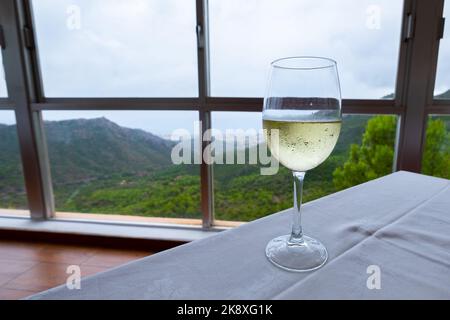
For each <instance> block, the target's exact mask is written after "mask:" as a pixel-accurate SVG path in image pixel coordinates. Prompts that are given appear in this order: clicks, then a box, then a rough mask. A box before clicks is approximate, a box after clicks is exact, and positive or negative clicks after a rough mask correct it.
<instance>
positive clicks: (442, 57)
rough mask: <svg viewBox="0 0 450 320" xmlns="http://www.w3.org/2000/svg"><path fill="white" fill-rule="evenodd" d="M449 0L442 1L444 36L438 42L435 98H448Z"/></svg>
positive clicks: (449, 69) (449, 51)
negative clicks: (444, 18)
mask: <svg viewBox="0 0 450 320" xmlns="http://www.w3.org/2000/svg"><path fill="white" fill-rule="evenodd" d="M449 2H450V1H449V0H446V1H445V2H444V17H446V18H447V21H445V30H444V38H443V39H441V42H440V44H439V60H438V68H437V74H436V84H435V86H434V95H435V98H436V99H450V60H449V59H448V57H450V23H449V20H450V3H449Z"/></svg>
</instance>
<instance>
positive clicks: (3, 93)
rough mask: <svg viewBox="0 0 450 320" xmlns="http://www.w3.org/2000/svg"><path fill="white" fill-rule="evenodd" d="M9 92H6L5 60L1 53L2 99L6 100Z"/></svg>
mask: <svg viewBox="0 0 450 320" xmlns="http://www.w3.org/2000/svg"><path fill="white" fill-rule="evenodd" d="M7 96H8V91H7V90H6V81H5V70H4V69H3V58H2V55H1V53H0V98H6V97H7Z"/></svg>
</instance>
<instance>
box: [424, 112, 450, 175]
mask: <svg viewBox="0 0 450 320" xmlns="http://www.w3.org/2000/svg"><path fill="white" fill-rule="evenodd" d="M422 173H424V174H427V175H430V176H435V177H441V178H446V179H450V116H430V117H428V125H427V133H426V140H425V149H424V151H423V158H422Z"/></svg>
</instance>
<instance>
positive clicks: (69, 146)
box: [45, 118, 173, 184]
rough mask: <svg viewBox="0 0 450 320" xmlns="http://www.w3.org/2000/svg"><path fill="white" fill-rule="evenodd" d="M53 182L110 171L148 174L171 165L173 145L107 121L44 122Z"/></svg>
mask: <svg viewBox="0 0 450 320" xmlns="http://www.w3.org/2000/svg"><path fill="white" fill-rule="evenodd" d="M45 132H46V135H47V144H48V150H49V157H50V162H51V165H52V176H53V179H54V183H55V184H58V183H65V182H67V181H71V182H76V181H80V180H89V179H95V178H99V177H102V176H105V175H110V174H111V172H117V173H130V174H131V173H132V174H145V173H146V172H147V171H153V170H155V169H160V168H162V167H166V166H168V165H170V164H171V159H170V152H171V149H172V146H173V142H171V141H169V140H165V139H162V138H160V137H158V136H156V135H153V134H151V133H148V132H145V131H143V130H138V129H128V128H124V127H121V126H119V125H117V124H115V123H114V122H112V121H110V120H108V119H106V118H96V119H75V120H66V121H51V122H45Z"/></svg>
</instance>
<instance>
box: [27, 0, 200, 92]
mask: <svg viewBox="0 0 450 320" xmlns="http://www.w3.org/2000/svg"><path fill="white" fill-rule="evenodd" d="M33 8H34V16H35V21H36V34H37V41H38V45H39V53H40V61H41V68H42V76H43V81H44V89H45V94H46V96H48V97H69V96H73V97H145V96H147V97H183V96H185V97H194V96H197V95H198V92H197V40H196V34H195V26H196V16H195V1H194V0H147V1H142V0H130V1H120V0H111V1H104V0H76V1H74V0H61V1H54V0H38V1H36V0H35V1H33Z"/></svg>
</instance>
